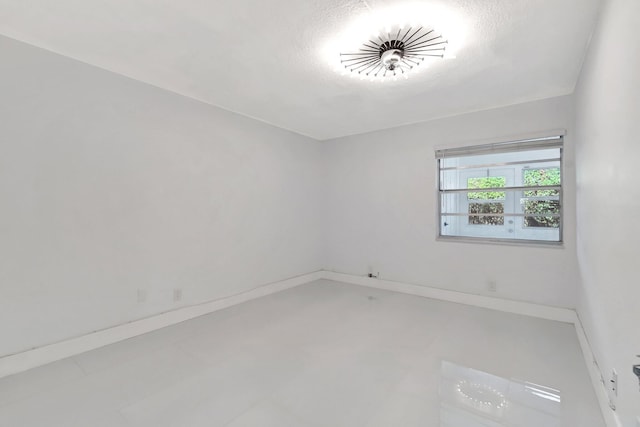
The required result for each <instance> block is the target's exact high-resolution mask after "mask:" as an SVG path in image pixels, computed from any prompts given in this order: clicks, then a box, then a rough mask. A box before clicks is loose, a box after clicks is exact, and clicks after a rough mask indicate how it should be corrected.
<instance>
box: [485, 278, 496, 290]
mask: <svg viewBox="0 0 640 427" xmlns="http://www.w3.org/2000/svg"><path fill="white" fill-rule="evenodd" d="M487 289H488V290H489V292H498V283H496V281H495V280H489V281H488V282H487Z"/></svg>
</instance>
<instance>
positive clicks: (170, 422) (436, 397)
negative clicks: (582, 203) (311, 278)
mask: <svg viewBox="0 0 640 427" xmlns="http://www.w3.org/2000/svg"><path fill="white" fill-rule="evenodd" d="M603 425H604V422H603V420H602V417H601V415H600V414H599V411H598V404H597V401H596V398H595V395H594V392H593V390H592V388H591V383H590V381H589V377H588V374H587V370H586V367H585V364H584V361H583V359H582V355H581V353H580V347H579V345H578V341H577V338H576V336H575V331H574V328H573V326H572V325H569V324H563V323H559V322H552V321H546V320H540V319H534V318H530V317H525V316H519V315H513V314H507V313H500V312H496V311H491V310H486V309H480V308H475V307H469V306H464V305H459V304H453V303H447V302H442V301H436V300H431V299H426V298H421V297H416V296H410V295H403V294H399V293H393V292H386V291H381V290H375V289H369V288H364V287H359V286H354V285H347V284H342V283H336V282H331V281H326V280H321V281H317V282H314V283H311V284H308V285H304V286H300V287H297V288H294V289H291V290H288V291H285V292H281V293H278V294H274V295H270V296H267V297H264V298H261V299H258V300H254V301H250V302H247V303H245V304H241V305H238V306H235V307H231V308H228V309H226V310H222V311H220V312H216V313H213V314H211V315H207V316H203V317H200V318H197V319H194V320H191V321H188V322H184V323H181V324H178V325H175V326H172V327H168V328H164V329H162V330H159V331H155V332H152V333H150V334H146V335H143V336H140V337H137V338H133V339H130V340H127V341H123V342H121V343H117V344H114V345H110V346H107V347H104V348H101V349H98V350H94V351H91V352H88V353H85V354H81V355H78V356H76V357H73V358H70V359H66V360H63V361H60V362H56V363H53V364H51V365H47V366H44V367H41V368H37V369H34V370H31V371H28V372H25V373H22V374H19V375H14V376H11V377H7V378H3V379H0V426H7V427H16V426H20V427H35V426H47V427H51V426H54V427H57V426H60V427H72V426H83V427H85V426H92V427H95V426H98V427H100V426H113V427H118V426H129V427H132V426H153V427H161V426H175V427H196V426H208V427H210V426H230V427H270V426H278V427H288V426H296V427H321V426H327V427H340V426H345V427H358V426H363V427H365V426H366V427H373V426H376V427H382V426H384V427H393V426H397V427H413V426H440V427H476V426H482V427H516V426H517V427H534V426H535V427H540V426H545V427H562V426H566V427H575V426H581V427H602V426H603Z"/></svg>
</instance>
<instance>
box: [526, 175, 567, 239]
mask: <svg viewBox="0 0 640 427" xmlns="http://www.w3.org/2000/svg"><path fill="white" fill-rule="evenodd" d="M523 183H524V185H526V186H527V187H543V186H554V185H560V168H548V169H525V170H524V171H523ZM521 203H522V204H523V207H524V213H525V215H527V214H531V215H536V216H525V217H524V226H525V227H553V228H558V227H560V217H559V216H544V215H545V214H546V215H549V214H551V215H559V214H560V193H559V192H558V190H555V189H554V190H528V191H525V192H524V197H523V198H522V199H521Z"/></svg>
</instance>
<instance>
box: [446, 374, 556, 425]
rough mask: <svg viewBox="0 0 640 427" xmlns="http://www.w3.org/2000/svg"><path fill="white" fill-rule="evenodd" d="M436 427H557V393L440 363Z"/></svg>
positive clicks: (525, 383) (542, 387) (522, 382)
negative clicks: (437, 425)
mask: <svg viewBox="0 0 640 427" xmlns="http://www.w3.org/2000/svg"><path fill="white" fill-rule="evenodd" d="M441 375H442V377H441V382H440V402H441V403H440V427H516V426H517V427H541V426H544V427H559V426H560V411H561V398H560V391H558V390H555V389H553V388H550V387H546V386H543V385H539V384H534V383H530V382H527V381H520V380H516V379H507V378H501V377H498V376H495V375H491V374H489V373H487V372H482V371H478V370H475V369H471V368H467V367H464V366H459V365H456V364H454V363H451V362H446V361H443V362H442V368H441Z"/></svg>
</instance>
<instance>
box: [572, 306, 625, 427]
mask: <svg viewBox="0 0 640 427" xmlns="http://www.w3.org/2000/svg"><path fill="white" fill-rule="evenodd" d="M574 324H575V327H576V335H578V341H579V342H580V348H581V349H582V355H583V356H584V362H585V364H586V365H587V371H589V377H590V378H591V385H592V386H593V390H594V391H595V393H596V397H597V398H598V404H599V406H600V412H602V417H603V418H604V422H605V424H606V425H607V427H622V423H621V422H620V419H619V418H618V415H617V414H616V413H615V412H614V411H613V410H612V409H611V408H610V407H609V396H608V395H607V389H606V386H605V384H604V381H603V379H602V378H603V377H602V373H601V372H600V368H599V367H598V364H597V363H596V359H595V357H594V355H593V350H592V349H591V344H589V339H588V338H587V334H586V332H585V330H584V327H583V326H582V321H580V316H578V315H577V314H576V321H575V323H574Z"/></svg>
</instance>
